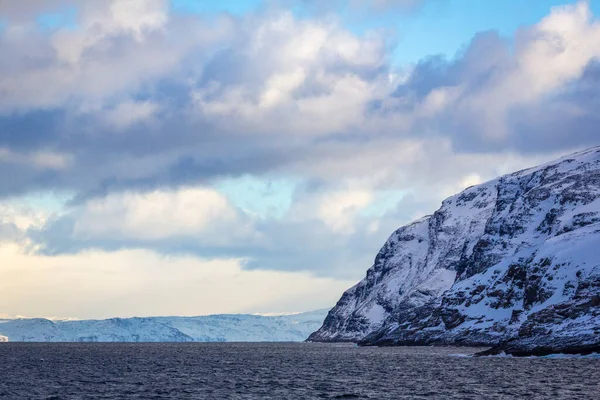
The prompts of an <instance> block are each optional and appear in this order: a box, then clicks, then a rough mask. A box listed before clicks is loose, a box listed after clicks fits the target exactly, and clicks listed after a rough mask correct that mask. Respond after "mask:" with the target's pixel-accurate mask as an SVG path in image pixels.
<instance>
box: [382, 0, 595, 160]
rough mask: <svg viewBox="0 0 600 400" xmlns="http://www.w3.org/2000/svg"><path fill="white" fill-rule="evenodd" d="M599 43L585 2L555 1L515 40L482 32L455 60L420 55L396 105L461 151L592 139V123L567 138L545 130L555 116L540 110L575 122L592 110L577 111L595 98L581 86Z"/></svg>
mask: <svg viewBox="0 0 600 400" xmlns="http://www.w3.org/2000/svg"><path fill="white" fill-rule="evenodd" d="M598 43H600V23H599V22H598V21H597V20H596V19H594V17H593V15H592V14H591V11H590V9H589V5H588V4H587V3H585V2H580V3H578V4H575V5H571V6H563V7H556V8H554V9H553V11H552V13H551V14H550V15H549V16H547V17H546V18H544V19H543V20H542V21H540V22H539V23H538V24H536V25H534V26H531V27H526V28H522V29H521V30H520V31H519V32H517V34H516V35H515V38H514V40H512V41H510V40H507V39H503V38H500V37H499V36H498V34H497V33H495V32H487V33H482V34H479V35H477V36H476V37H475V38H474V39H473V40H472V42H471V43H470V44H469V45H468V46H467V47H466V49H465V50H464V52H463V53H462V54H461V55H459V56H458V57H457V58H456V59H454V60H450V61H447V60H445V59H442V58H439V57H434V58H431V59H427V60H424V61H422V62H421V63H419V64H418V65H417V66H416V67H415V69H414V71H413V72H412V73H411V74H410V76H409V77H408V79H407V81H406V82H405V83H403V84H401V85H400V86H399V87H398V89H397V90H396V94H395V100H393V101H390V104H393V106H392V107H395V109H396V110H397V111H398V112H399V113H407V114H410V115H412V116H413V117H414V119H413V124H414V125H413V128H414V129H415V130H418V131H426V132H430V133H432V134H435V135H442V136H445V137H449V138H451V139H452V141H453V143H454V145H455V147H456V148H457V149H459V150H462V151H472V152H481V151H492V149H494V150H496V151H498V149H499V148H500V149H513V150H517V151H520V152H543V151H547V150H550V149H551V150H556V149H560V148H565V147H567V148H568V147H576V146H586V145H592V144H594V140H597V139H594V138H593V137H591V136H590V135H589V134H588V133H587V132H588V129H585V130H584V131H583V132H574V135H575V136H570V138H569V141H568V143H567V141H565V140H561V139H560V138H557V137H556V136H554V135H552V134H549V132H548V131H547V130H546V129H544V128H550V127H542V126H536V125H537V124H538V123H539V122H541V121H542V120H545V119H547V118H549V117H544V116H542V115H540V114H542V113H541V112H540V111H541V108H544V109H546V110H560V111H559V113H560V115H561V117H564V118H566V119H568V120H570V122H574V121H573V120H575V119H578V118H580V117H582V116H584V115H585V114H589V113H586V112H580V113H579V114H578V115H577V113H575V114H573V113H574V112H575V111H576V110H580V111H583V110H587V105H588V103H589V99H588V98H587V97H586V96H585V95H584V94H583V93H582V91H581V89H579V88H582V87H584V88H585V87H587V88H589V85H590V75H593V73H592V72H591V70H593V69H594V68H596V67H595V65H596V63H597V61H598V58H599V57H600V51H599V50H598V46H597V44H598ZM592 79H593V78H592ZM574 91H575V93H574ZM577 92H578V93H577ZM574 94H575V95H574ZM546 114H551V113H546ZM582 114H583V115H582ZM562 128H563V129H564V128H565V126H564V125H563V126H562ZM550 130H551V131H552V129H550ZM542 138H543V139H544V140H542ZM549 139H550V140H549Z"/></svg>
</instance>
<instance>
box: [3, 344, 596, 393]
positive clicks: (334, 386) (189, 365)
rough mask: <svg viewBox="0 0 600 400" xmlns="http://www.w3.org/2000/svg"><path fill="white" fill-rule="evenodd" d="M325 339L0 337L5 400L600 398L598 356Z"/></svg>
mask: <svg viewBox="0 0 600 400" xmlns="http://www.w3.org/2000/svg"><path fill="white" fill-rule="evenodd" d="M478 350H481V349H471V348H452V347H383V348H378V347H357V346H355V345H352V344H321V343H280V344H278V343H181V344H180V343H131V344H127V343H71V344H67V343H65V344H62V343H48V344H45V343H0V398H1V399H45V400H62V399H65V400H66V399H86V400H87V399H119V400H120V399H211V400H212V399H428V400H431V399H521V398H523V399H600V358H599V357H593V356H592V357H533V358H512V357H472V356H471V355H472V354H473V353H474V352H476V351H478Z"/></svg>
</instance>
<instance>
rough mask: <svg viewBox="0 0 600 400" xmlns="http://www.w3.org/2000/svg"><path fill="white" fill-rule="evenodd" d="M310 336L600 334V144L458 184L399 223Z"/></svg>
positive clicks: (550, 338) (536, 340) (426, 339)
mask: <svg viewBox="0 0 600 400" xmlns="http://www.w3.org/2000/svg"><path fill="white" fill-rule="evenodd" d="M310 340H315V341H339V340H351V341H361V340H365V342H366V343H371V344H430V343H453V344H458V343H462V344H489V345H495V344H499V343H503V345H505V346H507V343H510V344H511V346H513V347H514V348H515V349H517V348H519V347H520V348H528V349H529V350H531V349H533V348H535V347H540V346H551V347H552V346H553V347H554V348H556V349H559V350H560V349H567V348H569V347H576V346H584V347H585V346H588V347H589V346H595V345H598V344H600V148H598V147H597V148H592V149H589V150H586V151H583V152H580V153H576V154H574V155H571V156H568V157H564V158H561V159H559V160H556V161H554V162H550V163H547V164H544V165H542V166H539V167H536V168H531V169H528V170H524V171H520V172H517V173H514V174H510V175H506V176H503V177H501V178H498V179H495V180H493V181H490V182H487V183H484V184H482V185H478V186H474V187H471V188H468V189H466V190H465V191H463V192H462V193H460V194H458V195H455V196H453V197H451V198H449V199H447V200H445V201H444V202H443V203H442V207H441V208H440V209H439V210H438V211H436V212H435V213H434V214H433V215H432V216H430V217H425V218H423V219H421V220H419V221H417V222H415V223H413V224H411V225H408V226H406V227H403V228H400V229H399V230H398V231H396V232H395V233H394V234H393V235H392V236H391V237H390V239H389V240H388V242H387V243H386V244H385V245H384V247H383V248H382V249H381V251H380V252H379V254H378V255H377V257H376V259H375V263H374V265H373V266H372V267H371V268H370V269H369V271H368V272H367V276H366V278H365V279H363V280H362V281H361V282H360V283H359V284H358V285H356V286H355V287H353V288H351V289H349V290H348V291H347V292H346V293H345V294H344V295H343V296H342V298H341V299H340V301H339V302H338V304H337V305H336V306H335V307H334V308H333V309H332V310H331V311H330V313H329V314H328V316H327V318H326V319H325V322H324V325H323V326H322V327H321V328H320V329H319V330H318V331H317V332H315V333H314V334H313V335H311V337H310ZM515 351H516V350H515Z"/></svg>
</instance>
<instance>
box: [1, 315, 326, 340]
mask: <svg viewBox="0 0 600 400" xmlns="http://www.w3.org/2000/svg"><path fill="white" fill-rule="evenodd" d="M326 314H327V311H326V310H319V311H311V312H306V313H300V314H292V315H281V316H260V315H248V314H223V315H209V316H201V317H148V318H111V319H105V320H66V321H52V320H49V319H42V318H31V319H4V320H0V341H2V340H1V338H2V336H4V337H6V338H7V340H6V341H11V342H299V341H303V340H305V339H306V338H307V337H308V335H309V334H310V333H311V332H313V331H314V330H315V329H317V328H318V327H319V326H321V324H322V323H323V319H324V318H325V315H326Z"/></svg>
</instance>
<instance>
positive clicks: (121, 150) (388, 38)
mask: <svg viewBox="0 0 600 400" xmlns="http://www.w3.org/2000/svg"><path fill="white" fill-rule="evenodd" d="M21 3H23V2H12V1H0V21H3V23H2V25H1V27H0V54H4V55H10V56H8V57H0V94H1V95H0V175H1V176H3V179H1V180H0V199H2V200H1V202H2V205H3V208H2V209H3V210H10V212H9V211H4V212H1V213H0V246H2V245H3V243H4V246H5V248H4V251H5V257H7V258H9V257H12V258H10V259H11V260H15V259H18V260H21V261H18V262H23V263H26V264H27V265H30V264H29V263H30V262H33V261H23V260H25V259H24V258H23V259H21V258H19V257H32V258H31V260H36V262H39V263H40V264H41V265H50V266H52V267H48V268H57V267H54V266H55V265H57V264H56V263H57V262H59V261H60V262H64V263H65V265H74V264H76V263H77V262H79V261H75V260H81V261H80V263H81V264H87V266H86V265H81V268H82V269H83V270H86V268H87V269H89V270H92V271H95V273H97V274H99V275H102V274H104V272H103V270H102V269H98V268H96V267H94V265H100V263H103V262H109V261H108V260H112V258H111V257H123V258H122V260H127V262H125V261H122V260H121V258H119V260H118V261H110V262H111V263H112V262H114V263H115V265H116V264H118V265H124V266H123V267H122V270H119V271H122V272H123V274H124V276H125V277H128V278H124V279H131V280H137V279H139V278H136V277H133V275H127V274H133V273H134V272H132V271H133V270H132V268H133V267H132V266H129V267H128V266H126V264H127V263H128V262H130V263H132V264H136V265H137V264H140V263H141V264H145V263H146V264H152V263H154V262H156V263H157V265H158V264H160V263H162V264H161V265H167V264H168V263H167V262H165V261H164V259H163V258H161V257H175V258H176V259H177V260H183V261H181V262H182V263H189V265H197V268H198V269H199V270H203V271H204V270H207V271H208V270H209V269H210V270H215V271H216V270H220V269H227V268H234V269H235V268H239V270H237V271H238V272H237V273H239V274H241V275H244V276H256V275H251V274H263V273H264V274H267V275H265V276H268V277H266V278H265V279H266V281H269V280H270V279H273V280H274V281H273V282H277V283H275V284H274V285H275V286H278V285H279V284H280V283H279V282H280V279H284V278H282V277H283V276H285V277H286V278H285V279H288V278H287V277H291V276H296V275H294V274H300V275H302V276H306V277H307V278H306V279H307V280H306V281H305V283H304V284H305V285H307V286H310V285H312V284H313V283H314V282H322V280H332V281H331V282H343V283H344V285H346V284H347V283H348V282H349V281H352V280H353V279H357V278H359V277H360V276H361V275H362V273H363V271H364V270H365V269H366V268H367V267H368V265H369V264H370V262H371V261H372V257H373V255H374V254H375V252H376V250H377V249H378V247H379V246H380V245H381V243H382V242H383V240H385V238H386V237H387V235H389V233H391V232H392V231H393V230H394V229H395V228H397V227H398V226H399V225H400V224H402V223H406V222H409V221H410V220H412V219H414V218H416V217H419V216H422V215H423V214H426V213H430V212H432V211H434V210H435V209H436V208H437V206H438V203H439V202H440V201H441V200H442V199H443V198H444V197H445V196H447V195H450V194H453V193H454V192H456V191H458V190H460V189H462V188H464V187H466V186H468V185H471V184H475V183H478V182H481V181H482V180H485V179H489V178H492V177H494V176H496V175H499V174H502V173H506V172H510V171H511V170H513V169H519V168H523V167H526V166H530V165H533V164H536V163H538V162H540V161H542V160H545V159H549V158H552V157H554V156H555V155H556V154H560V153H566V152H569V151H572V150H575V149H578V148H582V147H586V146H591V145H594V144H597V142H598V137H599V136H598V133H597V132H596V127H597V126H598V124H597V122H598V121H597V118H598V116H597V115H598V114H597V112H596V110H597V109H598V104H597V103H598V96H597V93H599V92H600V91H599V89H600V87H599V84H600V79H599V77H600V63H599V62H598V59H599V57H600V22H598V20H597V18H596V17H595V16H594V15H593V14H592V12H591V11H590V8H589V4H588V3H586V2H580V3H577V4H574V5H569V6H564V7H557V8H554V9H552V11H551V12H550V13H549V14H548V16H546V17H545V18H544V19H542V20H541V21H539V22H538V23H537V24H535V25H532V26H524V27H522V28H521V29H520V30H519V31H517V32H516V33H515V34H514V36H512V37H501V36H499V35H498V33H496V32H494V31H490V32H482V33H480V34H478V35H476V36H475V37H474V38H473V39H472V40H471V42H470V43H467V44H466V45H465V47H464V49H462V50H461V51H460V52H459V53H458V54H456V56H454V57H452V58H447V57H445V56H441V55H431V56H429V57H427V58H424V59H422V60H420V61H418V62H416V63H415V64H414V65H412V66H406V65H396V64H395V62H394V60H393V56H392V54H393V50H394V48H395V46H402V42H401V41H398V38H397V37H396V36H395V35H391V34H390V31H389V30H386V29H376V30H371V31H367V32H364V33H360V34H359V33H356V32H355V31H354V30H353V29H351V27H348V26H346V25H345V24H344V21H343V20H342V19H341V18H339V17H337V16H336V12H335V9H333V8H329V9H323V10H320V11H321V12H318V13H310V17H306V15H304V14H302V13H298V12H296V11H294V10H296V9H297V7H295V8H294V7H291V6H290V4H291V3H290V2H287V3H286V2H273V3H267V4H266V5H264V6H263V7H260V8H259V9H258V10H256V11H253V12H250V13H247V14H244V15H235V14H232V13H218V14H210V15H208V14H201V13H182V12H178V11H176V10H175V9H174V8H173V7H172V5H171V4H170V3H169V2H168V1H166V0H165V1H162V0H152V1H138V0H130V1H123V0H110V1H75V0H72V1H67V0H64V1H60V0H56V1H28V2H26V3H23V4H21ZM309 3H310V2H304V4H303V5H301V6H300V7H314V5H311V4H309ZM420 3H421V2H418V1H372V2H370V3H368V4H367V3H364V2H361V3H360V4H358V3H353V2H352V1H350V2H346V3H345V6H347V7H354V8H355V9H356V8H357V7H358V8H360V7H368V8H369V10H370V11H369V12H373V13H378V12H382V11H386V10H387V11H389V10H392V9H393V10H399V9H402V10H404V11H406V10H409V9H410V10H415V9H416V8H415V7H417V8H418V6H419V5H420ZM415 12H416V11H415ZM247 179H253V180H255V181H257V182H260V185H267V186H268V185H270V184H271V182H281V181H284V182H287V183H288V184H289V185H290V186H291V187H292V190H291V191H289V193H287V194H285V195H283V194H281V193H279V192H278V191H277V190H275V191H274V192H273V191H272V192H269V193H267V192H265V193H262V194H258V195H257V194H253V195H252V196H254V197H253V198H252V200H251V201H250V200H248V199H249V196H250V192H248V191H247V190H246V189H247V188H246V189H244V187H243V182H244V181H245V180H247ZM223 182H228V184H229V185H230V186H233V187H236V185H237V187H238V188H239V190H235V191H229V192H227V193H226V192H224V191H223V190H222V189H221V186H220V185H222V184H223ZM244 190H246V191H244ZM40 194H41V196H42V197H43V198H54V197H57V196H58V197H61V198H62V197H64V196H66V197H68V198H69V200H68V201H66V202H64V203H63V204H62V205H61V207H60V208H59V210H58V211H57V210H52V212H50V211H49V210H48V207H47V206H45V205H44V204H42V205H40V204H37V205H35V206H34V207H32V208H31V209H23V208H22V207H21V208H19V207H16V208H15V205H19V204H23V203H24V202H25V200H24V199H27V198H28V196H32V195H40ZM282 196H283V197H282ZM284 197H285V198H284ZM249 202H250V203H252V202H254V203H255V205H256V207H255V208H256V209H260V210H261V211H260V212H257V211H253V210H252V209H249V208H248V207H247V203H249ZM267 203H268V204H271V203H273V204H277V205H278V206H279V208H278V212H276V213H274V212H268V210H267V211H265V210H264V209H263V208H264V207H259V205H260V204H267ZM250 208H252V207H250ZM17 220H20V221H21V223H17ZM23 221H28V222H27V223H24V222H23ZM11 246H13V247H11ZM14 246H17V247H14ZM7 249H8V250H7ZM16 249H20V250H18V251H17V250H16ZM17 254H21V256H17ZM90 254H92V255H90ZM134 256H136V257H138V256H139V261H132V260H133V258H132V257H134ZM90 257H91V258H90ZM91 259H94V260H100V259H102V260H106V261H93V262H92V261H89V260H91ZM148 259H151V261H147V260H148ZM57 260H59V261H57ZM136 260H138V259H136ZM156 260H162V261H160V262H159V261H156ZM194 260H197V261H194ZM228 260H235V261H228ZM11 262H12V263H14V262H15V261H11ZM177 262H180V261H177ZM95 263H98V264H95ZM195 263H198V264H195ZM3 264H5V263H4V262H3ZM186 265H188V264H186ZM224 265H227V266H224ZM232 265H233V266H232ZM11 268H13V267H11ZM69 268H71V267H69ZM120 268H121V267H120ZM136 268H137V267H136ZM165 268H166V267H165ZM186 268H187V267H186ZM190 268H192V267H190ZM193 268H196V267H193ZM167 270H168V268H167ZM115 271H116V270H115ZM136 271H137V270H136ZM165 271H166V270H165ZM186 271H187V270H186ZM281 271H283V272H281ZM135 273H138V272H135ZM164 273H165V274H167V272H164ZM40 274H41V273H40ZM249 274H250V275H249ZM282 274H283V275H282ZM286 274H288V275H286ZM289 274H291V275H289ZM303 274H304V275H303ZM300 275H298V276H300ZM39 276H41V275H39ZM136 276H137V275H136ZM153 276H155V277H157V278H156V279H159V278H158V276H159V274H158V273H157V275H153ZM181 276H183V275H181ZM39 279H42V278H39ZM281 282H283V281H281ZM240 284H241V285H242V284H243V285H246V283H240ZM105 285H107V286H110V285H112V283H109V282H108V281H107V282H106V283H105ZM332 285H333V286H335V288H336V289H335V290H339V288H342V287H343V286H344V285H338V284H337V283H336V284H335V285H334V284H332ZM333 286H332V287H333ZM23 287H25V286H23ZM29 287H33V286H29ZM36 287H37V286H36ZM187 290H191V289H187ZM227 290H230V289H227ZM231 290H233V289H231ZM11 293H12V292H11ZM11 296H16V294H14V293H13V294H11ZM248 296H251V294H248ZM325 297H327V296H323V297H322V298H325ZM330 297H331V298H335V296H330ZM327 298H329V297H327ZM194 301H195V302H198V301H200V300H199V299H195V300H194ZM273 301H275V300H273ZM176 303H177V302H176V301H174V302H173V303H172V304H173V307H174V306H175V304H176ZM316 303H318V301H317V302H316ZM14 304H17V303H16V300H15V302H14ZM237 304H238V306H237V307H238V308H239V309H242V308H243V307H241V306H240V305H239V303H237ZM273 304H275V303H273ZM320 304H322V306H326V305H327V304H323V303H320ZM257 307H258V306H257ZM234 308H235V307H234V306H232V309H234ZM250 308H251V307H250ZM59 309H60V307H59V306H58V305H56V308H55V309H54V311H53V312H51V311H52V310H47V312H48V313H50V314H51V315H57V314H60V313H61V311H60V310H59ZM56 310H59V311H58V312H56ZM133 310H134V309H132V311H131V312H135V311H133ZM139 310H146V309H145V308H139ZM171 310H172V309H171ZM0 311H2V310H0ZM29 311H32V312H29ZM256 311H271V310H266V309H260V310H258V308H257V309H256ZM272 311H285V310H272ZM44 312H46V310H45V311H44ZM69 312H70V311H69ZM74 312H75V311H74ZM82 312H83V311H81V312H79V311H77V313H78V315H79V314H81V313H82ZM165 312H167V310H166V309H165ZM7 313H13V314H26V313H30V314H31V313H34V314H40V313H39V312H35V311H34V310H16V309H14V310H9V311H7ZM171 313H174V312H172V311H171ZM62 314H65V313H62ZM100 314H101V313H100Z"/></svg>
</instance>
